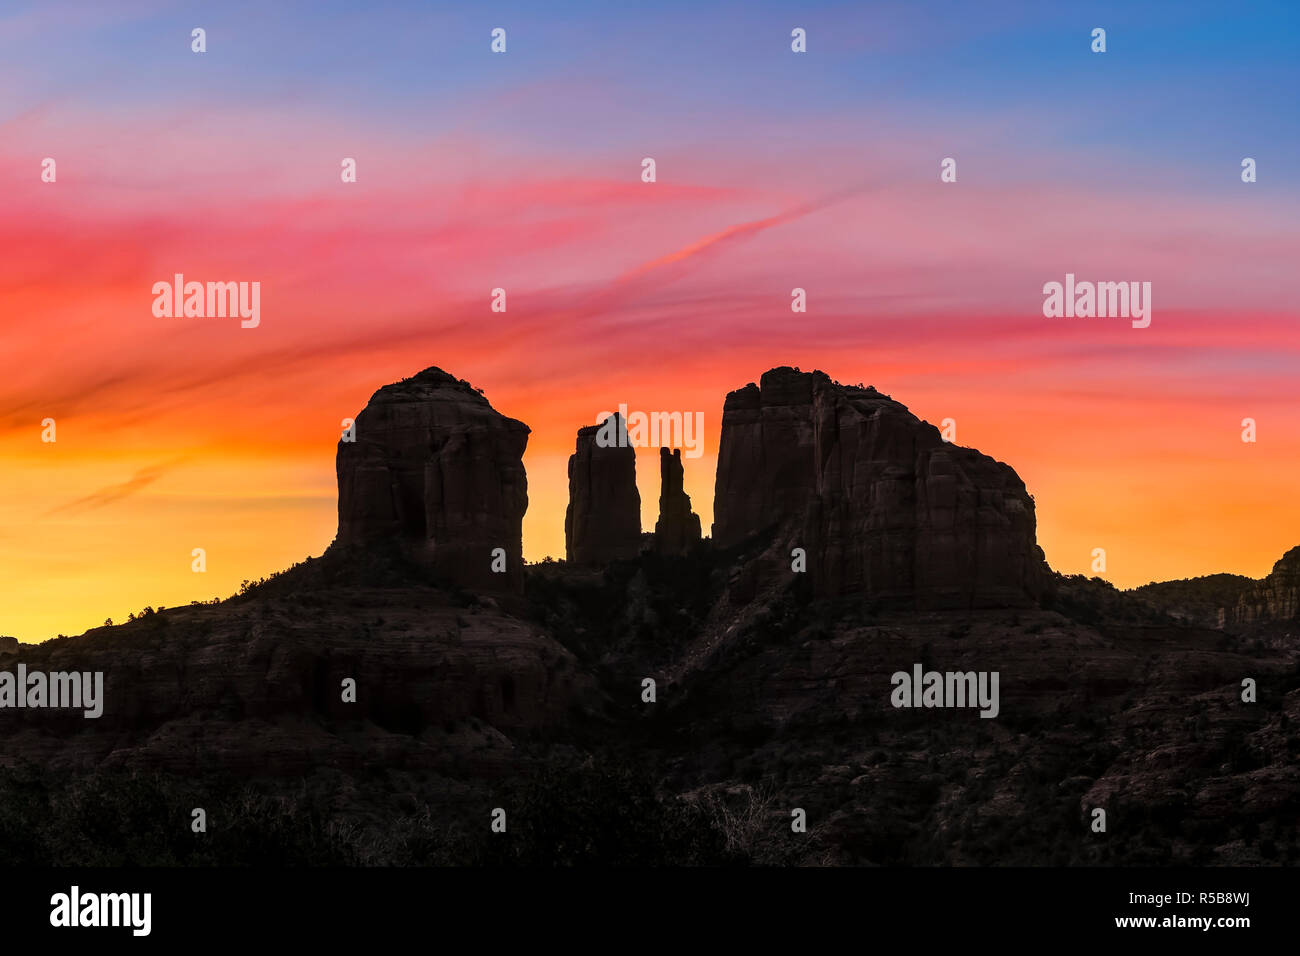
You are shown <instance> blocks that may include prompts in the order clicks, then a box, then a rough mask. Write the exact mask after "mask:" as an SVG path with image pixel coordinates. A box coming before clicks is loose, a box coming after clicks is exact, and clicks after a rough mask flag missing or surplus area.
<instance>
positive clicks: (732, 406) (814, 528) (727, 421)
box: [713, 367, 1046, 607]
mask: <svg viewBox="0 0 1300 956" xmlns="http://www.w3.org/2000/svg"><path fill="white" fill-rule="evenodd" d="M714 515H715V518H714V524H713V540H714V543H715V544H717V545H719V546H721V547H730V546H732V545H736V544H738V543H740V542H742V541H744V540H745V539H746V538H747V537H749V536H750V535H752V534H754V533H755V532H758V531H771V532H774V533H775V537H774V539H773V544H772V547H771V548H770V549H769V551H768V552H767V554H766V555H765V558H764V560H763V562H762V564H761V568H760V569H759V571H758V572H757V573H758V574H759V576H760V577H761V578H762V579H765V580H772V579H774V578H776V577H778V576H780V575H788V574H789V573H790V567H791V557H790V554H791V551H792V550H793V549H795V548H803V549H805V551H806V554H807V573H808V574H809V575H810V576H811V577H812V583H813V586H814V590H815V593H816V594H818V595H821V596H842V595H864V596H867V597H870V598H873V599H880V600H883V601H887V602H891V603H898V604H902V605H905V606H917V607H996V606H1020V605H1027V604H1032V603H1033V602H1034V601H1035V600H1036V599H1037V597H1038V595H1039V594H1040V593H1041V591H1042V589H1043V587H1044V584H1045V578H1046V563H1045V561H1044V559H1043V555H1042V551H1041V550H1040V549H1039V548H1038V545H1037V544H1036V541H1035V517H1034V502H1033V499H1032V498H1031V497H1030V496H1029V495H1028V493H1027V492H1026V491H1025V486H1024V484H1023V482H1021V480H1020V478H1019V477H1017V475H1016V473H1015V472H1014V471H1013V470H1012V469H1011V468H1010V467H1008V466H1007V465H1004V464H1002V463H1001V462H998V461H995V460H994V459H992V458H989V457H988V456H986V455H982V454H980V453H979V452H977V451H975V450H973V449H969V448H961V447H958V446H955V445H952V444H949V443H946V442H944V441H943V439H942V438H941V437H940V435H939V431H938V429H936V428H935V427H934V426H933V425H929V424H927V423H926V422H923V421H921V420H919V419H918V418H916V416H914V415H913V414H912V413H911V412H909V411H908V410H907V408H906V407H905V406H903V405H901V404H900V403H898V402H896V401H893V400H892V399H890V398H889V397H888V396H886V395H882V394H881V393H879V392H877V391H876V390H875V389H873V388H857V387H852V386H844V385H840V384H838V383H836V382H833V381H831V379H830V378H829V377H828V376H827V375H825V374H824V373H822V372H800V371H799V370H797V369H792V368H785V367H783V368H776V369H772V370H771V371H769V372H767V373H766V374H764V375H763V376H762V379H761V381H760V384H759V385H754V384H752V383H751V384H749V385H747V386H746V387H744V388H742V389H740V390H738V391H734V392H732V393H731V394H729V395H728V396H727V400H726V404H725V406H724V408H723V416H722V434H721V439H720V447H719V454H718V475H717V486H716V495H715V499H714Z"/></svg>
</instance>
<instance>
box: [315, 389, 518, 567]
mask: <svg viewBox="0 0 1300 956" xmlns="http://www.w3.org/2000/svg"><path fill="white" fill-rule="evenodd" d="M528 431H529V430H528V426H527V425H525V424H524V423H523V422H519V421H515V420H514V419H513V418H506V417H505V416H504V415H502V414H500V413H499V412H497V411H496V410H495V409H493V408H492V406H491V405H490V404H488V400H487V399H486V398H484V397H483V395H482V394H481V393H479V392H478V391H477V390H476V389H474V388H473V387H472V386H471V385H470V384H469V383H468V382H464V381H461V380H460V379H457V378H456V377H455V376H452V375H448V374H447V373H446V372H444V371H442V370H441V369H438V368H427V369H425V370H424V371H423V372H420V373H419V374H418V375H415V376H413V377H411V378H408V379H404V380H402V381H401V382H397V383H396V384H393V385H386V386H384V387H383V388H381V389H380V390H379V391H377V392H375V394H374V395H372V396H371V398H370V401H369V402H368V403H367V404H366V407H365V408H364V409H362V411H361V413H360V414H359V415H358V416H357V418H356V425H355V441H347V440H346V439H345V440H342V441H340V442H339V446H338V457H337V464H336V468H337V472H338V482H339V531H338V539H337V543H338V544H339V545H342V546H349V545H366V544H373V543H375V542H379V541H393V542H397V543H400V544H401V545H402V546H403V547H404V548H405V549H406V550H408V551H409V552H410V553H411V554H412V555H413V556H415V557H416V558H417V559H420V560H422V561H424V562H427V563H428V565H429V566H430V569H431V571H432V572H433V573H434V575H435V576H436V577H437V578H438V579H442V580H451V581H455V582H458V583H460V584H463V585H465V586H467V587H474V588H498V589H510V590H521V589H522V587H523V545H522V521H523V517H524V511H525V510H526V509H527V507H528V479H527V477H526V475H525V474H524V466H523V462H522V460H521V459H522V456H523V453H524V447H525V446H526V445H527V444H528ZM498 548H499V549H502V551H503V552H504V562H505V571H504V573H498V572H496V571H494V570H493V564H494V560H495V564H496V566H497V567H498V568H499V567H501V558H502V556H501V552H497V551H496V549H498Z"/></svg>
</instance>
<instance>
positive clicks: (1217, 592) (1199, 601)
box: [1128, 574, 1257, 627]
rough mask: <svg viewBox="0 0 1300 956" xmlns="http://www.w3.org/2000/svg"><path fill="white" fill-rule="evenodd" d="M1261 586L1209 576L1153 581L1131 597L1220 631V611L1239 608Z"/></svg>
mask: <svg viewBox="0 0 1300 956" xmlns="http://www.w3.org/2000/svg"><path fill="white" fill-rule="evenodd" d="M1256 583H1257V582H1256V581H1255V579H1254V578H1248V577H1246V576H1245V575H1242V574H1206V575H1203V576H1201V577H1199V578H1183V579H1182V580H1179V581H1152V582H1151V583H1150V584H1144V585H1142V586H1141V587H1140V588H1133V589H1132V590H1131V591H1129V592H1128V593H1130V594H1132V595H1133V596H1134V597H1137V598H1139V599H1140V600H1142V601H1145V602H1146V603H1147V604H1149V605H1151V606H1152V607H1154V608H1156V609H1158V610H1160V611H1164V612H1165V613H1166V614H1168V615H1169V616H1170V617H1173V618H1174V619H1176V620H1180V621H1186V622H1187V623H1189V624H1197V625H1200V626H1201V627H1218V626H1219V624H1220V621H1219V610H1220V609H1221V608H1231V607H1235V606H1236V604H1237V601H1238V600H1239V599H1240V598H1241V596H1242V594H1244V593H1245V592H1246V591H1247V590H1249V589H1250V588H1252V587H1254V586H1255V584H1256Z"/></svg>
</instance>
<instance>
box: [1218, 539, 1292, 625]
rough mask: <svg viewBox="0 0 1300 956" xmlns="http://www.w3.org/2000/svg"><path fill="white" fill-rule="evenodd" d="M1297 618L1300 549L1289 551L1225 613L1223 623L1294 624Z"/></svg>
mask: <svg viewBox="0 0 1300 956" xmlns="http://www.w3.org/2000/svg"><path fill="white" fill-rule="evenodd" d="M1297 617H1300V547H1295V548H1292V549H1291V550H1290V551H1288V552H1287V553H1286V554H1284V555H1282V557H1281V558H1280V559H1279V560H1278V562H1277V564H1275V565H1273V571H1272V573H1271V574H1269V575H1268V576H1267V577H1265V578H1264V579H1262V580H1261V581H1259V582H1257V583H1256V584H1255V586H1254V587H1252V588H1248V589H1247V590H1246V591H1245V593H1243V594H1242V595H1241V597H1240V598H1238V600H1237V604H1236V606H1235V607H1232V608H1228V609H1227V611H1226V613H1225V618H1226V623H1229V624H1253V623H1255V622H1257V621H1293V620H1295V619H1296V618H1297Z"/></svg>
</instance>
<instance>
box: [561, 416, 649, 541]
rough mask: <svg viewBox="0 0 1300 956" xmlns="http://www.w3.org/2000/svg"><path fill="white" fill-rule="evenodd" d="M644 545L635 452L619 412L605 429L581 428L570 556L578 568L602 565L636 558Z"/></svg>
mask: <svg viewBox="0 0 1300 956" xmlns="http://www.w3.org/2000/svg"><path fill="white" fill-rule="evenodd" d="M611 419H612V421H611ZM602 435H603V436H604V438H602V437H601V436H602ZM611 438H612V439H613V442H612V443H611V442H610V441H609V439H611ZM598 439H600V440H598ZM640 546H641V495H640V493H639V492H638V491H637V489H636V449H634V448H633V447H632V446H631V444H630V443H629V442H628V441H627V424H626V423H625V422H624V421H623V419H622V418H621V417H619V415H618V413H617V412H615V413H614V414H613V415H611V416H610V418H609V419H606V421H605V422H603V423H602V424H600V425H588V426H587V427H586V428H580V429H578V441H577V447H576V448H575V450H574V453H573V455H572V456H570V458H569V508H568V511H566V512H565V515H564V548H565V555H566V557H567V559H568V560H569V561H571V562H573V563H574V564H586V565H601V564H608V563H609V562H610V561H616V560H618V559H620V558H634V557H636V555H637V552H638V551H639V549H640Z"/></svg>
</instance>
